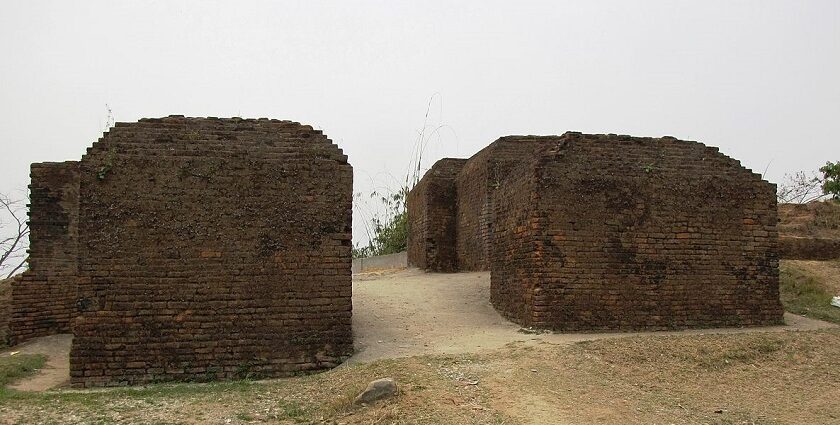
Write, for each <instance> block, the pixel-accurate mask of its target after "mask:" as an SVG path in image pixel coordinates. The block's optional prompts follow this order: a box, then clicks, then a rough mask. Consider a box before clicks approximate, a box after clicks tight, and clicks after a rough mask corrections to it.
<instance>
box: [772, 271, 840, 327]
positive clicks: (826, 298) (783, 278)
mask: <svg viewBox="0 0 840 425" xmlns="http://www.w3.org/2000/svg"><path fill="white" fill-rule="evenodd" d="M779 292H780V297H781V299H782V304H784V306H785V310H787V311H789V312H791V313H796V314H801V315H803V316H808V317H811V318H814V319H820V320H825V321H828V322H834V323H840V308H837V307H834V306H832V305H831V298H832V297H833V295H832V294H831V293H829V292H828V291H827V290H826V288H825V286H824V285H823V284H822V283H821V282H820V280H819V278H817V277H816V276H814V275H812V274H810V273H808V272H806V271H804V270H801V269H798V268H796V267H791V266H782V267H781V270H780V273H779Z"/></svg>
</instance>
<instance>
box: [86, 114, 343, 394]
mask: <svg viewBox="0 0 840 425" xmlns="http://www.w3.org/2000/svg"><path fill="white" fill-rule="evenodd" d="M80 176H81V177H80V198H79V199H80V203H79V223H80V227H79V267H80V275H81V278H80V279H81V280H80V285H79V297H80V300H79V306H80V308H81V309H82V310H83V313H82V314H81V315H80V316H79V317H78V318H76V319H75V320H74V323H73V333H74V339H73V346H72V350H71V354H70V369H71V370H70V373H71V383H72V384H73V385H74V386H77V387H90V386H103V385H109V386H110V385H131V384H138V383H144V382H154V381H168V380H210V379H226V378H237V377H279V376H287V375H290V374H294V373H298V372H303V371H312V370H318V369H323V368H329V367H333V366H335V365H337V364H338V363H339V362H340V361H342V360H343V358H344V357H345V356H348V355H349V354H351V351H352V331H351V310H352V306H351V274H350V262H351V229H350V227H351V213H352V206H351V203H352V168H351V166H350V165H349V164H348V163H347V157H346V156H345V155H343V154H342V152H341V150H340V149H338V147H337V146H336V145H334V144H333V143H332V142H331V141H330V140H329V139H328V138H327V137H326V136H324V135H323V134H322V133H321V132H320V131H317V130H313V129H312V128H311V127H309V126H304V125H300V124H298V123H293V122H289V121H277V120H267V119H260V120H242V119H215V118H206V119H200V118H184V117H179V116H172V117H168V118H162V119H145V120H141V121H140V122H138V123H130V124H125V123H118V124H117V125H116V127H114V128H112V129H111V130H110V131H109V132H108V133H107V134H106V135H105V137H104V138H102V139H100V141H99V142H97V143H95V144H94V146H93V147H92V148H91V149H89V150H88V153H87V155H85V157H84V158H83V159H82V161H81V167H80Z"/></svg>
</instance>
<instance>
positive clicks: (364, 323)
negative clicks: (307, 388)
mask: <svg viewBox="0 0 840 425" xmlns="http://www.w3.org/2000/svg"><path fill="white" fill-rule="evenodd" d="M785 322H786V325H785V326H773V327H765V328H726V329H702V330H688V331H676V332H635V333H626V332H625V333H588V334H587V333H574V334H560V333H537V334H531V333H527V330H524V329H522V328H521V327H520V326H518V325H516V324H514V323H512V322H509V321H507V320H506V319H504V318H503V317H502V316H500V315H499V313H497V312H496V310H495V309H494V308H493V306H492V305H491V304H490V274H489V273H488V272H475V273H423V272H421V271H418V270H416V269H408V270H400V271H397V272H392V273H387V272H377V273H373V274H358V275H355V276H354V281H353V329H354V333H355V335H354V337H355V341H356V342H355V348H356V355H355V356H353V358H351V359H350V362H351V363H352V362H368V361H371V360H377V359H385V358H396V357H408V356H416V355H422V354H456V353H476V352H480V351H482V350H490V349H495V348H499V347H502V346H504V345H506V344H508V343H512V342H517V343H526V344H531V345H533V344H539V343H550V344H570V343H574V342H579V341H591V340H596V339H607V338H618V337H627V336H631V335H676V334H679V335H691V334H708V333H742V332H757V331H762V332H766V331H773V332H778V331H786V330H814V329H821V328H826V327H831V326H833V325H831V324H828V323H826V322H822V321H819V320H813V319H808V318H805V317H801V316H796V315H793V314H788V315H786V316H785Z"/></svg>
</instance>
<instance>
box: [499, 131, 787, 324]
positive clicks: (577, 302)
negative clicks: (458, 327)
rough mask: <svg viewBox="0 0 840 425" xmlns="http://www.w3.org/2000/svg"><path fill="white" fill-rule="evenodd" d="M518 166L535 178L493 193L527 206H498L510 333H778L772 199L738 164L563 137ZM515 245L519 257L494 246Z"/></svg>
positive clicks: (682, 150)
mask: <svg viewBox="0 0 840 425" xmlns="http://www.w3.org/2000/svg"><path fill="white" fill-rule="evenodd" d="M528 167H529V168H531V169H532V170H533V172H534V175H533V176H529V175H528V173H524V174H517V175H513V176H512V178H513V180H512V181H510V182H505V183H503V184H506V185H510V186H511V188H513V187H514V185H519V186H520V187H519V188H517V190H516V192H523V191H525V192H528V193H529V194H530V198H529V199H530V202H522V200H521V199H519V200H517V199H515V198H511V200H510V201H505V202H502V201H497V202H498V207H497V209H496V213H497V217H496V219H497V222H496V227H495V228H494V246H498V248H497V249H496V251H495V252H496V253H497V258H494V259H493V267H492V270H491V276H492V277H491V285H492V287H493V290H492V291H493V292H494V293H500V292H503V291H506V290H507V291H509V292H511V293H512V294H513V295H516V296H518V294H519V293H522V296H521V298H519V299H518V300H515V301H514V300H507V301H506V302H500V298H498V297H497V298H494V302H495V304H496V306H497V308H499V309H500V310H502V311H507V312H509V313H508V314H507V315H508V317H511V318H512V319H513V320H514V321H516V322H517V323H520V324H522V325H526V326H535V327H541V328H551V329H557V330H571V331H578V330H608V329H609V330H612V329H620V330H630V329H678V328H690V327H716V326H753V325H768V324H778V323H781V320H782V314H783V312H782V307H781V304H780V302H779V297H778V254H777V236H778V235H777V231H776V222H777V212H776V198H775V187H774V185H772V184H769V183H767V182H765V181H763V180H761V178H760V176H758V175H756V174H753V173H752V172H750V171H749V170H746V169H744V168H743V167H741V166H740V164H739V163H738V162H737V161H734V160H732V159H730V158H728V157H726V156H724V155H721V154H720V153H718V151H717V149H715V148H709V147H706V146H704V145H702V144H700V143H695V142H684V141H679V140H676V139H673V138H662V139H650V138H632V137H629V136H604V135H580V134H576V133H567V134H566V135H564V136H562V137H558V138H556V139H555V142H554V146H552V147H550V148H548V149H547V150H546V151H545V152H544V153H543V154H542V155H540V157H539V158H538V159H537V160H536V161H534V162H533V163H532V164H531V165H529V166H528ZM516 176H519V178H518V179H517V178H515V177H516ZM529 179H530V180H531V181H530V182H529V183H522V181H521V180H529ZM523 184H525V185H527V186H529V188H527V189H526V188H522V185H523ZM500 194H503V196H507V197H511V196H516V197H519V198H522V196H523V195H521V194H514V193H512V192H511V191H510V190H508V191H503V192H501V193H500ZM497 198H498V197H497ZM508 204H513V205H519V208H521V209H526V210H529V211H526V212H523V211H520V210H519V209H518V208H515V207H514V208H510V207H508V208H505V206H506V205H508ZM523 238H524V242H523ZM511 244H513V245H519V246H521V245H522V244H525V245H526V247H525V248H518V251H515V250H514V251H512V250H510V249H505V248H504V247H505V246H508V245H511ZM517 252H522V253H525V255H521V254H520V255H516V253H517ZM522 275H524V276H525V278H524V279H522V278H511V276H514V277H515V276H522ZM520 286H524V288H519V287H520ZM508 287H514V288H516V291H510V290H508V289H505V288H508ZM516 303H520V304H521V306H520V307H516V308H514V307H511V304H516Z"/></svg>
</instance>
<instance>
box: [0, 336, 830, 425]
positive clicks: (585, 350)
mask: <svg viewBox="0 0 840 425" xmlns="http://www.w3.org/2000/svg"><path fill="white" fill-rule="evenodd" d="M385 376H392V377H394V378H395V379H396V380H397V382H398V383H399V386H400V393H399V395H398V396H397V397H396V398H395V399H393V400H388V401H384V402H380V403H377V404H375V405H373V406H354V405H353V404H352V399H353V397H354V396H355V395H356V394H357V393H358V392H359V391H361V390H362V389H363V388H364V386H365V385H366V384H367V383H368V382H369V381H371V380H373V379H376V378H380V377H385ZM837 382H840V330H829V331H815V332H785V333H752V334H732V335H699V336H698V335H695V336H688V335H685V336H652V337H651V336H646V337H628V338H619V339H607V340H600V341H593V342H586V343H580V344H574V345H562V346H554V345H549V344H542V345H539V346H529V345H525V344H522V343H514V344H510V345H508V346H507V347H505V348H503V349H500V350H496V351H493V352H487V353H484V354H480V355H459V356H429V357H412V358H406V359H400V360H385V361H377V362H374V363H371V364H364V365H354V366H348V367H341V368H338V369H335V370H332V371H329V372H326V373H323V374H318V375H312V376H304V377H298V378H291V379H283V380H273V381H265V382H234V383H216V384H180V385H156V386H150V387H147V388H142V389H120V390H109V391H85V392H70V391H58V392H53V393H46V394H21V393H14V392H8V391H7V392H5V393H3V395H2V397H0V422H3V423H27V424H28V423H120V422H130V423H210V424H213V423H218V424H224V423H231V424H239V423H287V424H291V423H346V424H377V423H378V424H521V423H631V424H632V423H638V424H642V423H644V424H647V423H720V424H725V423H732V424H739V423H743V424H748V423H760V424H763V423H766V424H776V423H791V424H793V423H840V406H838V405H837V403H836V400H838V399H840V388H838V386H837Z"/></svg>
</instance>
